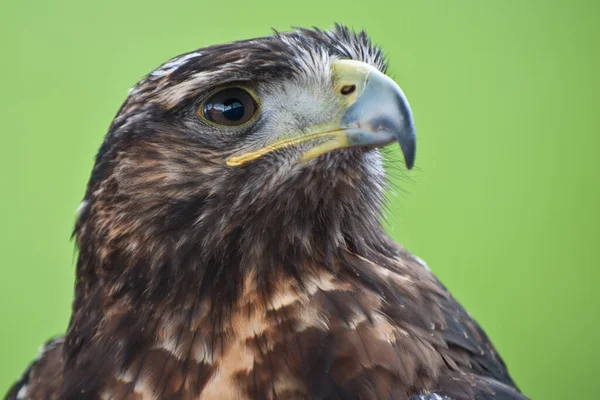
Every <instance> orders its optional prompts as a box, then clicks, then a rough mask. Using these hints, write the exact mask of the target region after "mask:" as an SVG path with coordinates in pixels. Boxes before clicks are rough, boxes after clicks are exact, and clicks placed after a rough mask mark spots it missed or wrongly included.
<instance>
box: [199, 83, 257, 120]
mask: <svg viewBox="0 0 600 400" xmlns="http://www.w3.org/2000/svg"><path fill="white" fill-rule="evenodd" d="M257 108H258V107H257V106H256V102H255V101H254V98H253V97H252V96H251V95H250V93H248V92H247V91H246V90H244V89H241V88H227V89H223V90H221V91H220V92H217V93H215V94H214V95H213V96H212V97H210V98H209V99H208V100H206V101H205V102H204V103H203V104H202V106H200V110H198V111H201V112H202V115H203V116H204V118H206V119H207V120H209V121H211V122H214V123H215V124H219V125H227V126H235V125H242V124H245V123H246V122H248V121H249V120H250V118H252V116H253V115H254V114H255V113H256V109H257Z"/></svg>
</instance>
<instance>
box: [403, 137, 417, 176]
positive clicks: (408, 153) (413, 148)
mask: <svg viewBox="0 0 600 400" xmlns="http://www.w3.org/2000/svg"><path fill="white" fill-rule="evenodd" d="M398 142H399V144H400V149H402V154H403V155H404V163H405V164H406V168H408V169H412V167H413V166H414V165H415V158H416V153H417V142H416V140H415V137H414V135H411V136H410V137H404V138H401V139H400V140H399V141H398Z"/></svg>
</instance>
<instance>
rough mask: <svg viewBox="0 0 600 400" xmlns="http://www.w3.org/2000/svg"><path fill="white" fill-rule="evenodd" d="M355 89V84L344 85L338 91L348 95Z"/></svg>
mask: <svg viewBox="0 0 600 400" xmlns="http://www.w3.org/2000/svg"><path fill="white" fill-rule="evenodd" d="M355 90H356V85H344V86H342V90H340V93H342V94H343V95H344V96H348V95H349V94H352V93H354V91H355Z"/></svg>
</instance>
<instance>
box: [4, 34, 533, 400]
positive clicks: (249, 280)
mask: <svg viewBox="0 0 600 400" xmlns="http://www.w3.org/2000/svg"><path fill="white" fill-rule="evenodd" d="M337 60H354V61H359V62H360V63H361V64H360V65H363V64H364V65H367V66H369V67H368V68H370V69H368V68H367V67H365V68H367V69H366V70H368V71H371V69H372V70H375V69H377V70H379V71H381V72H385V67H386V65H385V61H384V57H383V54H382V52H381V50H380V49H378V48H377V47H376V46H374V45H373V44H372V43H371V42H370V41H369V39H368V38H367V36H366V35H365V34H364V32H361V33H358V34H354V33H352V32H351V31H349V30H348V29H347V28H345V27H342V26H336V27H335V28H334V29H333V30H331V31H320V30H298V31H295V32H291V33H276V34H274V35H273V36H271V37H266V38H259V39H252V40H248V41H242V42H235V43H228V44H224V45H218V46H212V47H208V48H205V49H201V50H198V51H196V52H192V53H188V54H186V55H182V56H179V57H177V58H175V59H173V60H171V61H169V62H167V63H165V64H163V65H162V66H161V67H159V68H158V69H157V70H155V71H153V72H152V73H150V74H149V75H148V76H147V77H146V78H145V79H144V80H142V81H141V82H140V83H139V84H138V85H137V86H136V87H135V88H134V89H132V91H131V93H130V95H129V98H128V99H127V101H126V102H125V104H124V105H123V106H122V107H121V109H120V111H119V113H118V115H117V117H116V118H115V120H114V121H113V123H112V125H111V127H110V130H109V133H108V135H107V136H106V139H105V141H104V143H103V145H102V147H101V149H100V151H99V153H98V156H97V160H96V165H95V167H94V169H93V171H92V176H91V179H90V183H89V185H88V190H87V193H86V196H85V199H84V201H83V203H82V207H81V211H80V215H79V217H78V221H77V226H76V237H77V245H78V247H79V258H78V263H77V283H76V290H75V301H74V305H73V314H72V318H71V322H70V325H69V329H68V331H67V334H66V335H65V337H64V339H63V338H59V339H57V340H54V341H52V342H51V343H50V344H49V346H48V347H47V350H45V351H44V352H43V353H42V354H41V356H40V358H39V359H38V360H36V361H35V362H34V363H33V364H32V366H31V367H30V369H29V370H28V372H27V373H26V374H25V375H24V376H23V378H22V379H21V381H20V382H18V383H17V384H16V385H15V387H14V388H13V389H12V390H11V391H10V392H9V394H8V396H7V398H8V399H203V400H209V399H359V398H360V399H383V398H389V399H399V400H401V399H409V398H410V399H423V400H426V399H430V400H435V399H454V400H463V399H464V400H466V399H504V400H507V399H525V397H524V396H523V395H521V394H520V393H519V391H518V389H517V388H516V386H515V384H514V382H513V381H512V379H511V378H510V376H509V374H508V372H507V370H506V367H505V365H504V364H503V362H502V360H501V359H500V357H499V356H498V354H497V353H496V351H495V350H494V348H493V346H492V344H491V343H490V341H489V340H488V338H487V337H486V336H485V334H484V333H483V331H482V330H481V329H480V328H479V326H478V325H477V323H476V322H475V321H473V319H472V318H471V317H470V316H469V315H468V314H467V313H466V312H465V311H464V310H463V308H462V307H461V306H460V305H459V304H458V303H457V302H456V301H455V300H454V299H453V298H452V296H451V295H450V294H449V293H448V292H447V290H446V289H445V288H444V287H443V286H442V285H441V284H440V283H439V282H438V281H437V279H436V278H435V276H434V275H433V274H432V273H431V271H429V270H428V269H427V268H426V267H425V266H424V265H423V264H422V263H421V262H420V261H418V259H416V258H415V257H413V256H412V255H410V254H409V253H408V252H406V251H405V250H404V249H402V248H401V247H400V246H398V245H397V244H395V243H394V242H392V241H391V239H389V238H388V236H387V235H386V234H385V233H384V231H383V229H382V227H381V225H380V222H379V221H380V211H381V206H382V201H383V191H384V188H385V177H384V170H383V166H382V160H381V154H380V152H379V150H378V149H377V148H375V147H372V146H356V147H344V148H336V149H335V150H333V151H331V152H327V153H326V154H319V155H317V156H314V157H311V158H310V159H307V160H304V159H303V157H304V155H305V154H307V153H308V152H309V151H311V150H312V149H314V148H316V147H318V146H323V145H324V144H323V143H322V142H323V141H326V140H329V139H328V138H324V139H323V138H320V139H315V140H314V141H300V142H294V144H293V145H287V144H286V145H285V146H278V145H276V146H275V147H273V146H274V145H273V144H274V143H275V144H277V143H280V142H278V140H280V138H286V137H288V135H289V134H293V133H298V135H300V136H302V135H305V136H306V135H309V134H311V132H313V131H312V130H311V129H312V127H315V126H328V125H327V124H329V123H330V121H331V120H338V122H339V120H341V121H342V122H343V121H344V118H342V115H346V114H344V112H345V111H346V110H347V109H348V104H350V103H347V101H346V100H345V98H343V97H340V94H339V93H338V92H336V91H335V90H332V89H335V88H336V87H337V86H336V85H337V84H338V81H339V79H340V78H339V74H337V72H336V71H337V70H336V68H334V65H339V63H338V64H336V63H337ZM350 65H351V66H352V65H353V64H350ZM357 65H358V64H357ZM360 65H359V69H360V68H362V67H361V66H360ZM369 73H371V72H369ZM373 74H375V72H373V73H372V75H370V76H375V75H373ZM373 79H375V78H373ZM381 79H383V78H381ZM386 85H387V83H386ZM231 86H240V87H242V88H245V89H247V90H248V91H251V92H252V93H253V94H254V96H256V99H257V103H260V104H258V107H257V114H256V116H254V117H253V119H251V120H249V122H248V123H246V124H242V125H240V126H225V125H220V124H217V123H213V122H214V121H213V122H210V121H207V120H205V119H203V117H202V115H199V111H198V110H206V107H204V108H203V104H204V105H205V104H206V99H207V98H210V96H213V95H214V93H215V92H218V90H219V89H220V88H227V87H231ZM346 86H347V85H346ZM346 86H344V87H346ZM359 89H360V85H359ZM351 90H354V89H351ZM347 92H349V90H346V89H342V94H344V96H348V95H347V94H346V93H347ZM365 93H366V89H365ZM349 96H351V94H350V95H349ZM358 98H360V96H359V97H358ZM352 101H359V100H356V99H355V100H352ZM382 107H385V105H382ZM200 113H201V111H200ZM404 122H406V121H404ZM361 140H362V139H361ZM407 140H408V139H407ZM400 142H401V144H403V143H404V142H403V140H400ZM286 143H287V142H286ZM269 146H271V147H269ZM265 148H268V149H269V150H268V151H265V152H263V153H264V154H263V153H260V156H252V158H251V160H250V161H248V162H243V163H239V165H232V163H228V160H231V159H232V157H236V156H239V155H240V154H243V155H244V154H245V155H247V154H251V155H253V154H257V153H256V152H257V151H259V150H260V149H265ZM403 150H405V154H408V155H407V162H409V158H411V157H412V155H410V153H407V151H409V150H410V149H409V150H406V149H405V148H403ZM300 160H303V161H300Z"/></svg>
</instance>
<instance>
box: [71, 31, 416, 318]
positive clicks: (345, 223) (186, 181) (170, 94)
mask: <svg viewBox="0 0 600 400" xmlns="http://www.w3.org/2000/svg"><path fill="white" fill-rule="evenodd" d="M385 69H386V63H385V59H384V56H383V54H382V52H381V50H380V49H378V48H377V47H376V46H374V45H373V44H372V43H371V41H370V40H369V38H368V37H367V36H366V34H365V33H364V32H360V33H353V32H351V31H350V30H348V29H347V28H345V27H343V26H336V27H335V28H334V29H333V30H330V31H322V30H316V29H315V30H304V29H300V30H297V31H295V32H291V33H277V32H276V33H275V34H274V35H273V36H269V37H264V38H258V39H251V40H246V41H240V42H234V43H228V44H224V45H217V46H211V47H207V48H204V49H200V50H197V51H194V52H191V53H187V54H183V55H181V56H178V57H175V58H173V59H172V60H170V61H168V62H166V63H164V64H163V65H161V66H160V67H158V68H157V69H156V70H154V71H153V72H151V73H150V74H148V75H147V76H146V77H145V78H144V79H143V80H142V81H141V82H139V83H138V84H137V85H136V86H135V87H134V88H133V89H132V90H131V91H130V93H129V97H128V99H127V100H126V102H125V103H124V105H123V106H122V107H121V109H120V111H119V113H118V115H117V117H116V118H115V120H114V121H113V123H112V125H111V127H110V131H109V133H108V135H107V136H106V139H105V141H104V143H103V145H102V147H101V149H100V151H99V153H98V156H97V160H96V165H95V167H94V169H93V173H92V177H91V180H90V183H89V186H88V190H87V193H86V196H85V200H84V203H83V204H82V208H81V211H80V215H79V219H78V223H77V228H76V235H77V241H78V245H79V248H80V262H79V266H78V273H79V279H80V280H81V281H82V282H83V283H78V290H79V291H83V292H85V291H89V290H92V288H96V287H101V288H103V289H102V291H103V293H104V295H103V296H108V294H107V293H110V295H111V296H117V297H118V296H121V295H123V296H128V297H129V296H132V297H135V298H136V301H139V302H141V303H144V304H146V303H155V302H156V301H157V300H161V301H162V300H164V299H174V298H176V297H177V295H181V293H185V292H186V291H185V290H182V288H183V287H187V285H190V287H193V288H194V289H193V292H194V293H202V294H204V295H207V296H217V297H218V298H219V299H221V300H228V299H232V298H235V293H236V292H237V290H238V289H239V285H240V284H241V282H242V279H241V277H243V276H247V274H249V273H253V274H254V276H255V277H256V280H257V282H262V283H263V284H264V286H265V289H267V290H268V286H269V285H270V284H271V283H272V282H273V281H274V280H273V279H272V278H273V277H275V276H278V275H280V274H285V275H289V276H299V275H300V274H302V273H303V271H304V269H305V268H307V267H306V265H307V264H318V265H326V266H328V267H330V268H334V267H335V266H334V264H335V257H336V252H338V251H339V249H351V250H352V251H354V252H357V253H359V254H360V253H363V252H364V251H368V249H377V248H381V247H383V246H386V239H385V236H384V235H381V227H380V222H379V217H380V215H379V211H380V207H381V203H382V197H383V195H382V190H383V186H384V171H383V166H382V156H381V154H380V151H379V150H378V148H379V147H381V146H384V145H387V144H390V143H392V142H398V143H399V145H400V147H401V149H402V151H403V154H404V158H405V162H406V165H407V167H408V168H411V167H412V165H413V161H414V157H415V131H414V126H413V119H412V116H411V112H410V109H409V106H408V103H407V101H406V98H405V97H404V95H403V93H402V91H401V90H400V88H399V87H398V85H396V84H395V83H394V82H393V81H392V80H391V79H390V78H389V77H387V76H386V75H385ZM313 261H319V262H314V263H313ZM83 292H82V293H81V294H82V295H83ZM76 307H77V302H76Z"/></svg>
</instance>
